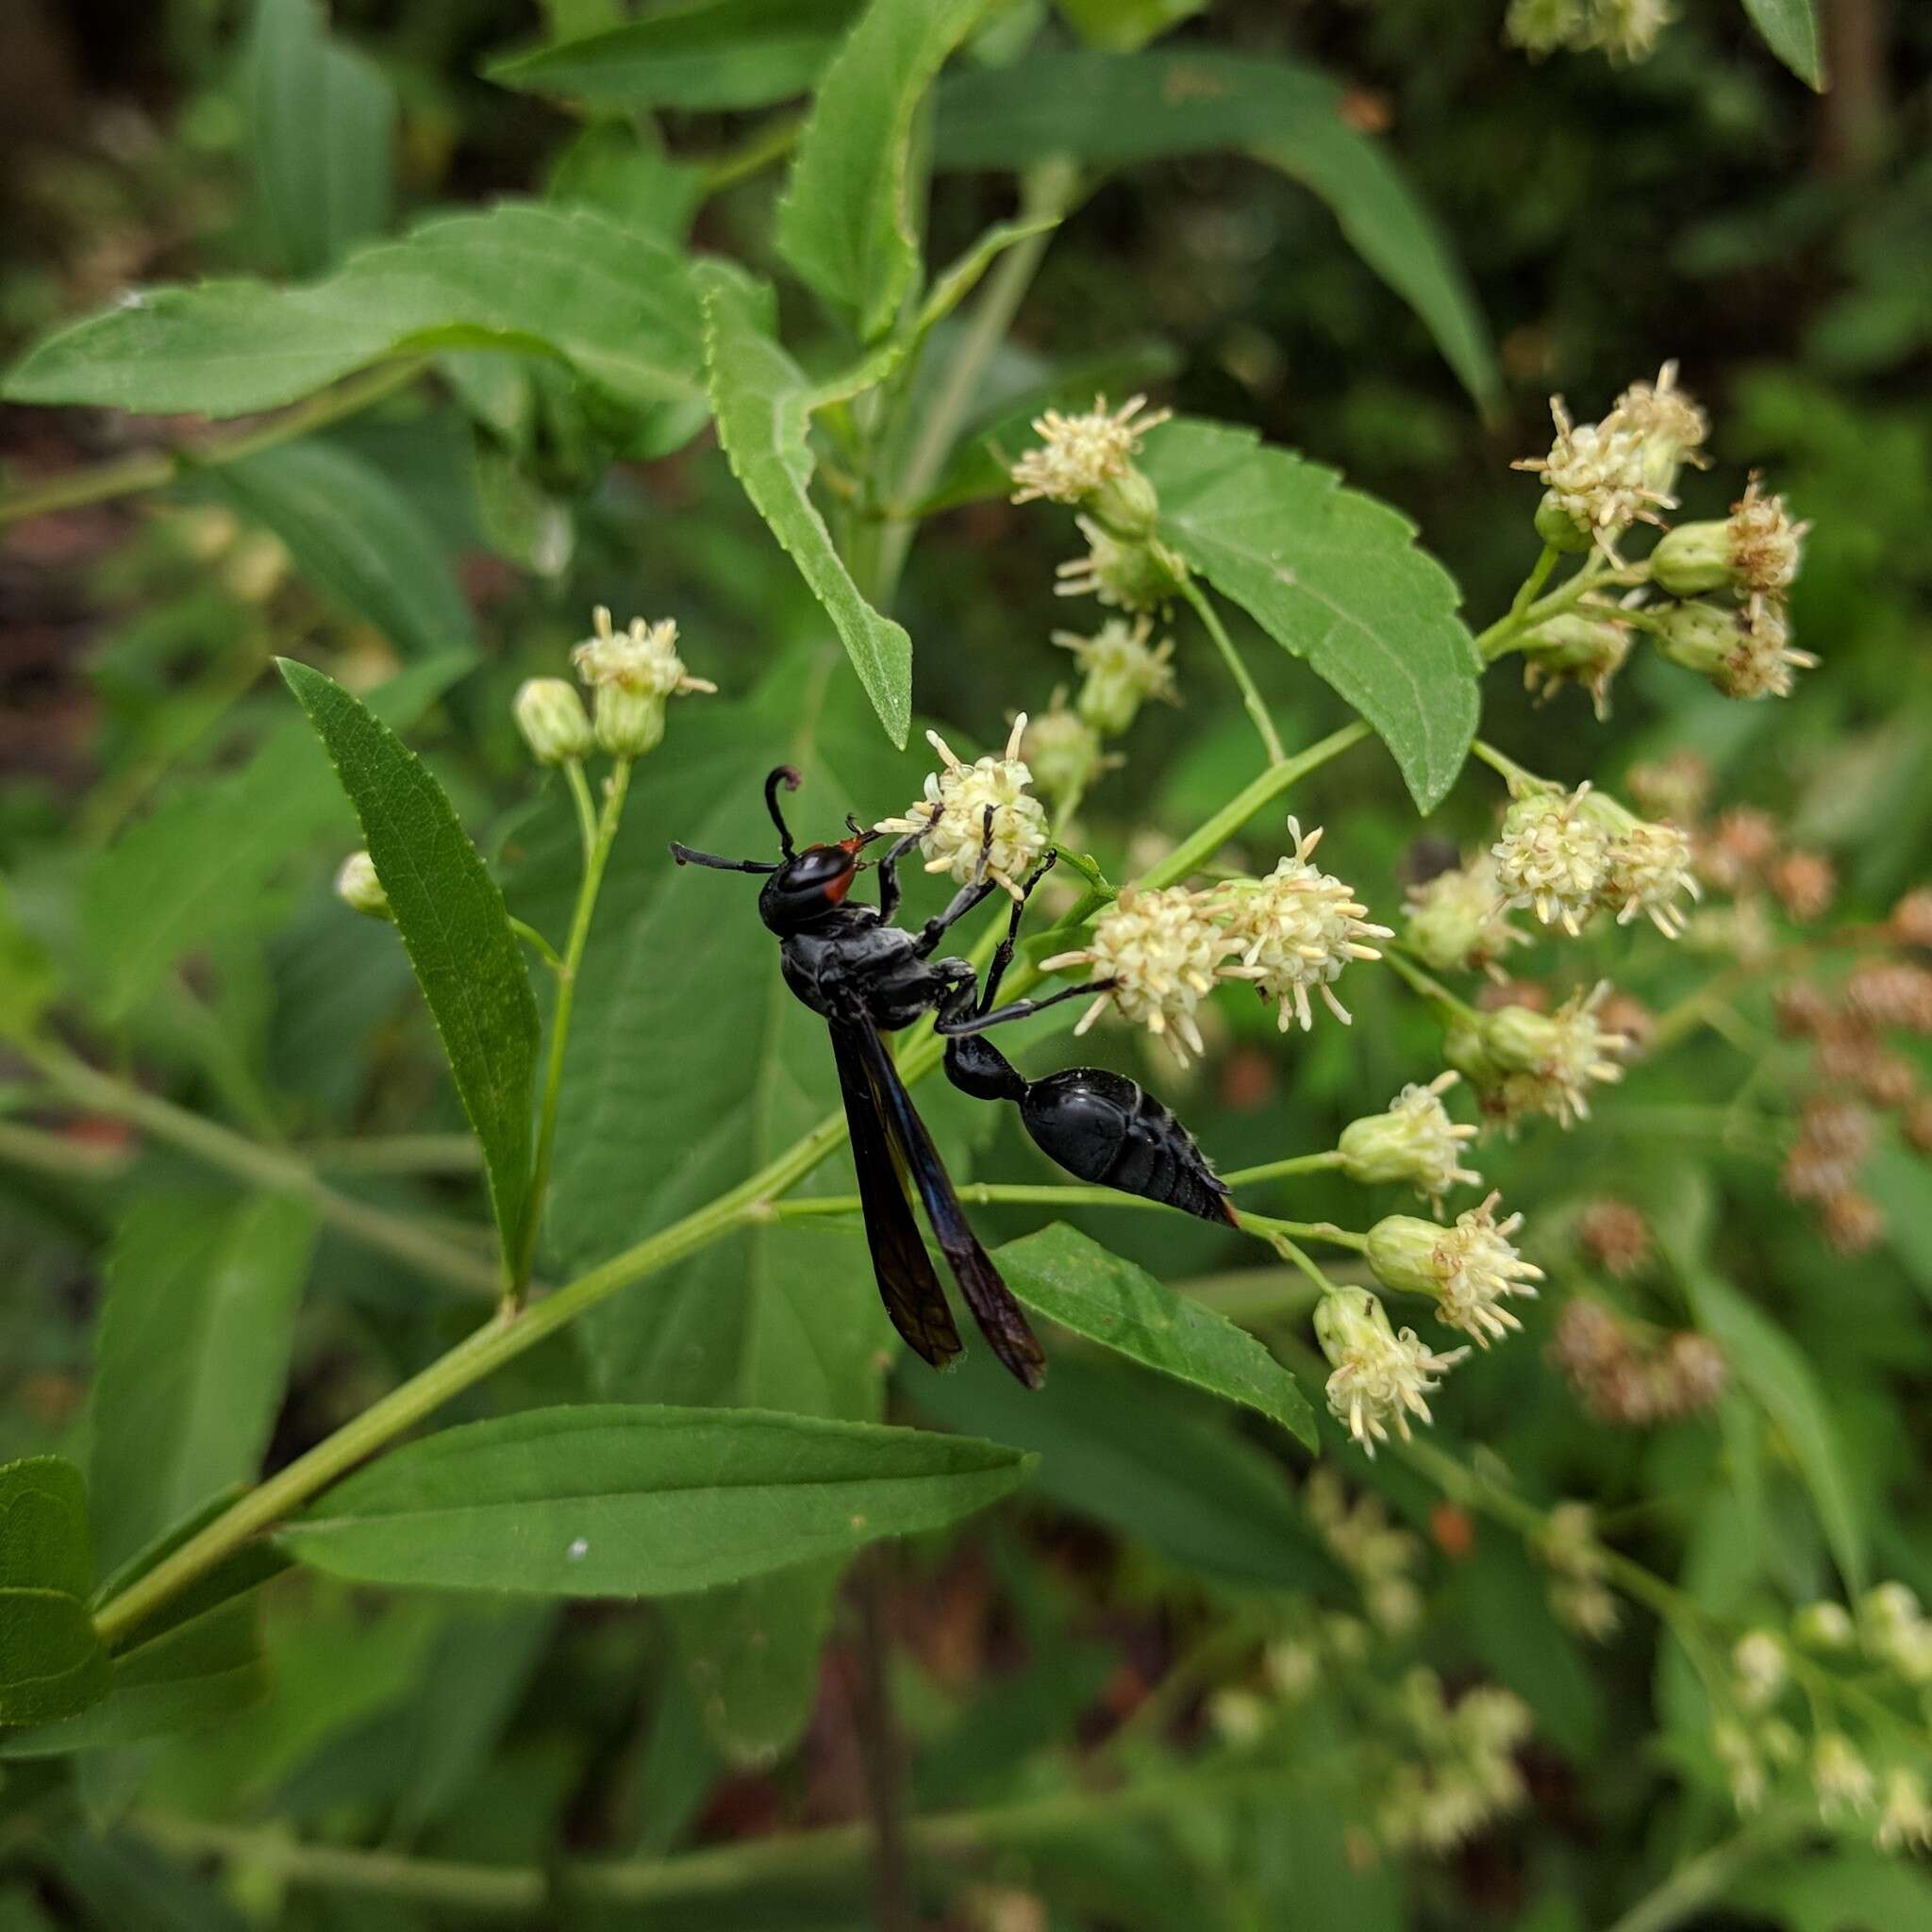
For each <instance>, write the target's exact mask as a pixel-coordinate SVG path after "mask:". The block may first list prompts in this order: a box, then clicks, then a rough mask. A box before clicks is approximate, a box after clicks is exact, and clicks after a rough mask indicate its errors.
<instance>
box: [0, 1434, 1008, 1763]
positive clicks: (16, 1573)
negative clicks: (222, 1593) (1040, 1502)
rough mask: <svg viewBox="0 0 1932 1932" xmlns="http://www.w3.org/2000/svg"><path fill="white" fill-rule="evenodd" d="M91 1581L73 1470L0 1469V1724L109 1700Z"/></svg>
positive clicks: (36, 1720) (46, 1717)
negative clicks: (92, 1612) (93, 1614)
mask: <svg viewBox="0 0 1932 1932" xmlns="http://www.w3.org/2000/svg"><path fill="white" fill-rule="evenodd" d="M1013 1453H1015V1454H1017V1453H1018V1452H1017V1451H1015V1452H1013ZM92 1579H93V1563H92V1557H91V1556H90V1554H89V1549H88V1527H87V1486H86V1484H85V1483H83V1482H82V1480H81V1475H80V1472H79V1471H78V1470H77V1469H75V1466H74V1465H73V1464H72V1463H71V1462H68V1461H65V1460H64V1459H63V1458H62V1457H58V1456H29V1457H25V1459H23V1460H22V1461H19V1462H9V1463H8V1464H7V1465H6V1466H5V1467H4V1468H0V1725H7V1724H46V1723H51V1722H53V1721H54V1720H56V1719H58V1718H65V1717H72V1716H74V1715H75V1714H76V1713H77V1712H79V1711H83V1710H85V1709H86V1708H87V1707H88V1706H89V1705H91V1704H94V1703H98V1702H99V1700H100V1699H101V1698H102V1697H103V1696H105V1695H106V1694H107V1690H108V1654H107V1652H106V1651H105V1650H104V1649H102V1647H101V1643H100V1640H99V1639H98V1638H97V1637H95V1635H94V1626H93V1620H92V1618H91V1617H90V1616H89V1615H88V1610H87V1605H86V1603H85V1601H84V1598H85V1597H86V1595H87V1591H88V1589H89V1587H90V1585H91V1584H92Z"/></svg>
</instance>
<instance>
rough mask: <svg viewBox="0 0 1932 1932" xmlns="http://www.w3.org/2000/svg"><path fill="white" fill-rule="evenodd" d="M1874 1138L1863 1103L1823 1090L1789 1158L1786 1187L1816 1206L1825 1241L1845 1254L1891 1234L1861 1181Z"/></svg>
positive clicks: (1808, 1107) (1806, 1113) (1802, 1120)
mask: <svg viewBox="0 0 1932 1932" xmlns="http://www.w3.org/2000/svg"><path fill="white" fill-rule="evenodd" d="M1872 1141H1873V1123H1872V1116H1871V1115H1870V1114H1869V1113H1868V1112H1867V1111H1866V1110H1865V1108H1863V1107H1861V1106H1860V1105H1859V1104H1858V1103H1857V1101H1856V1100H1844V1099H1836V1098H1833V1097H1832V1096H1831V1095H1830V1094H1828V1093H1825V1092H1817V1093H1814V1094H1813V1095H1812V1096H1811V1097H1810V1099H1808V1100H1807V1102H1806V1103H1805V1107H1804V1110H1803V1111H1802V1112H1801V1114H1800V1115H1799V1124H1798V1135H1797V1138H1796V1140H1794V1141H1792V1142H1791V1147H1790V1153H1789V1154H1787V1155H1786V1157H1785V1164H1784V1173H1783V1182H1784V1191H1785V1192H1786V1193H1787V1194H1788V1195H1789V1196H1790V1199H1792V1200H1793V1201H1796V1202H1799V1203H1801V1204H1803V1205H1805V1206H1807V1207H1809V1208H1813V1209H1814V1210H1815V1211H1816V1213H1817V1215H1818V1224H1819V1227H1820V1229H1821V1230H1822V1231H1823V1233H1824V1238H1825V1240H1826V1241H1829V1242H1830V1243H1831V1245H1832V1246H1833V1247H1834V1248H1836V1249H1837V1250H1838V1251H1839V1253H1840V1254H1841V1255H1861V1254H1863V1253H1865V1252H1866V1251H1867V1250H1868V1249H1870V1248H1874V1247H1875V1246H1877V1244H1878V1243H1879V1242H1880V1241H1883V1240H1884V1239H1885V1216H1884V1213H1883V1211H1882V1210H1881V1209H1880V1208H1879V1206H1878V1204H1877V1203H1876V1202H1875V1201H1874V1200H1873V1199H1872V1198H1871V1196H1870V1195H1868V1194H1865V1193H1863V1192H1861V1191H1859V1189H1858V1188H1857V1185H1856V1182H1857V1172H1858V1169H1859V1167H1860V1165H1861V1164H1862V1163H1863V1161H1864V1159H1865V1157H1866V1156H1867V1155H1868V1154H1869V1153H1870V1152H1871V1151H1872Z"/></svg>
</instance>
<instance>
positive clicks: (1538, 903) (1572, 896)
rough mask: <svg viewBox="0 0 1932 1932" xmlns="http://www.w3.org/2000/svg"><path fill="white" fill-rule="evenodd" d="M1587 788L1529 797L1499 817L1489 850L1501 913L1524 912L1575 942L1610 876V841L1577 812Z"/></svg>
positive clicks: (1592, 823)
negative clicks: (1499, 826)
mask: <svg viewBox="0 0 1932 1932" xmlns="http://www.w3.org/2000/svg"><path fill="white" fill-rule="evenodd" d="M1589 790H1590V788H1589V786H1588V784H1585V785H1582V786H1579V787H1578V788H1577V790H1576V791H1573V792H1568V793H1565V792H1557V791H1528V792H1525V793H1524V795H1523V796H1522V797H1521V798H1519V799H1516V800H1515V801H1514V802H1513V803H1512V804H1511V805H1510V807H1509V809H1508V810H1507V811H1506V812H1505V813H1504V814H1503V828H1502V832H1501V835H1500V836H1499V837H1498V839H1497V840H1496V842H1495V844H1494V845H1492V846H1491V848H1490V853H1491V858H1493V859H1494V860H1495V864H1496V884H1497V886H1498V888H1499V890H1500V891H1501V892H1502V894H1503V898H1502V904H1503V906H1504V908H1509V907H1514V906H1527V907H1529V908H1531V909H1532V910H1533V911H1534V912H1535V913H1536V916H1537V917H1538V919H1540V920H1541V922H1542V923H1543V924H1545V925H1561V926H1562V928H1563V930H1564V931H1565V932H1567V933H1569V934H1570V935H1571V937H1572V938H1573V939H1574V937H1575V936H1576V935H1577V934H1578V933H1579V932H1581V931H1582V930H1583V922H1584V920H1586V919H1587V918H1589V916H1590V914H1591V910H1592V909H1593V908H1595V906H1596V902H1597V895H1598V894H1599V893H1600V892H1601V891H1603V887H1604V882H1605V879H1606V877H1607V874H1608V871H1609V857H1610V854H1609V840H1608V838H1607V836H1606V835H1605V832H1604V829H1603V827H1602V826H1601V825H1600V824H1597V823H1596V822H1595V820H1594V819H1592V818H1591V816H1590V815H1589V814H1588V813H1587V812H1585V811H1583V810H1582V809H1581V807H1582V804H1583V801H1584V797H1585V795H1586V794H1587V792H1588V791H1589Z"/></svg>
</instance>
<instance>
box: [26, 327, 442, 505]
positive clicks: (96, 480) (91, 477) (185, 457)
mask: <svg viewBox="0 0 1932 1932" xmlns="http://www.w3.org/2000/svg"><path fill="white" fill-rule="evenodd" d="M425 367H427V363H426V362H425V359H424V358H422V357H410V358H408V359H406V360H404V361H400V362H386V363H383V364H382V365H381V366H379V367H378V368H375V369H370V370H365V371H364V372H363V374H362V375H358V376H353V377H351V378H350V380H349V381H347V382H344V383H341V384H339V385H338V386H337V387H336V388H334V389H331V390H325V391H323V392H322V393H321V394H320V395H314V396H310V397H309V398H308V400H307V401H306V402H302V403H298V404H296V406H295V407H294V408H292V409H287V410H284V411H283V413H282V414H281V415H279V416H276V417H274V418H273V419H271V420H270V421H269V422H267V423H264V424H261V425H258V426H257V427H256V428H253V429H245V430H242V431H241V432H240V433H239V434H235V435H229V436H219V437H209V438H208V440H207V441H203V442H198V443H188V444H185V445H183V447H181V448H180V449H175V450H142V451H140V452H138V453H137V454H135V455H133V456H127V457H117V458H115V459H114V461H112V462H110V463H97V464H94V465H93V466H92V467H91V468H88V469H84V470H72V471H69V472H68V474H67V475H64V476H55V477H52V478H50V479H49V480H48V481H46V482H44V483H37V484H32V485H29V486H28V487H27V488H26V489H25V490H16V491H13V492H12V493H11V494H10V495H8V496H0V528H4V527H5V526H6V525H8V524H14V523H19V522H20V521H22V520H23V519H24V518H26V517H39V516H46V515H48V514H50V513H51V512H53V511H55V510H61V509H78V508H80V507H81V506H82V505H83V504H90V503H106V502H108V501H109V500H110V499H111V498H113V497H117V496H132V495H135V494H136V493H137V492H139V491H144V490H158V489H160V488H161V487H162V485H163V484H167V483H172V482H173V481H174V480H175V477H177V476H180V475H185V474H187V473H188V472H190V471H193V470H212V469H218V468H220V467H221V465H223V464H224V463H233V462H239V461H240V460H241V459H242V458H243V457H252V456H255V455H256V454H258V452H259V451H261V450H265V449H275V448H276V447H277V446H278V445H280V444H282V443H285V442H292V441H294V440H295V439H296V438H297V437H298V436H307V435H308V433H309V432H310V431H311V430H314V429H321V428H323V427H325V425H328V424H330V423H339V422H341V419H342V418H343V417H344V416H353V415H355V414H356V413H357V412H358V410H361V409H366V408H369V406H370V405H371V404H372V403H378V402H380V401H381V400H382V399H383V397H384V396H388V395H393V394H394V393H395V391H397V390H399V389H404V388H406V387H407V386H408V384H410V383H412V382H413V381H415V379H416V377H417V376H418V375H421V374H422V373H423V371H424V369H425Z"/></svg>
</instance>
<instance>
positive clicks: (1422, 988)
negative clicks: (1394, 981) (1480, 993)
mask: <svg viewBox="0 0 1932 1932" xmlns="http://www.w3.org/2000/svg"><path fill="white" fill-rule="evenodd" d="M1382 958H1384V960H1386V961H1387V962H1388V964H1389V966H1390V967H1391V970H1392V971H1393V972H1394V974H1395V975H1396V977H1397V978H1398V979H1402V980H1405V981H1407V984H1408V985H1409V986H1411V987H1412V988H1414V990H1415V991H1417V992H1419V993H1421V994H1422V996H1423V997H1424V999H1425V1000H1427V1001H1429V1002H1430V1003H1431V1004H1432V1005H1434V1006H1438V1007H1441V1008H1442V1009H1443V1010H1444V1011H1445V1012H1447V1013H1449V1014H1451V1015H1452V1016H1453V1017H1454V1018H1456V1019H1457V1020H1463V1021H1466V1022H1467V1023H1468V1024H1471V1025H1472V1026H1474V1025H1478V1024H1481V1021H1482V1015H1481V1014H1480V1013H1478V1012H1477V1011H1476V1009H1475V1008H1474V1007H1473V1006H1471V1005H1470V1004H1469V1002H1468V1001H1467V1000H1460V999H1457V996H1456V995H1455V994H1454V993H1453V992H1451V991H1449V989H1448V988H1447V987H1446V986H1444V985H1443V984H1442V982H1441V980H1440V979H1438V978H1437V977H1436V976H1435V974H1432V973H1424V971H1423V969H1422V968H1421V967H1420V966H1418V965H1416V963H1415V962H1414V961H1413V960H1412V959H1410V958H1407V955H1405V954H1404V952H1403V951H1402V949H1401V948H1400V947H1399V946H1387V947H1385V948H1384V949H1383V952H1382Z"/></svg>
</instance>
